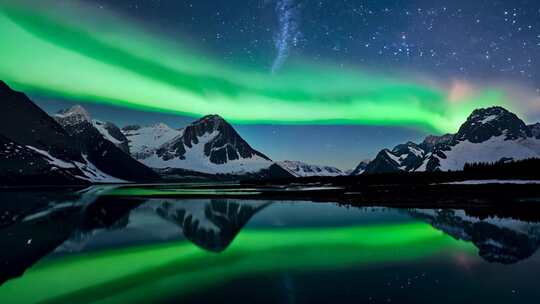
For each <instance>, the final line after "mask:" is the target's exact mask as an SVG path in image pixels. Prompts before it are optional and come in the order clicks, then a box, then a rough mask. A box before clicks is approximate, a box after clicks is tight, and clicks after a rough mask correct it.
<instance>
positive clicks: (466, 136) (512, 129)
mask: <svg viewBox="0 0 540 304" xmlns="http://www.w3.org/2000/svg"><path fill="white" fill-rule="evenodd" d="M528 158H540V123H539V124H535V125H529V126H528V125H526V124H525V123H524V122H523V121H522V120H521V119H520V118H519V117H517V116H516V115H515V114H513V113H511V112H509V111H508V110H506V109H504V108H502V107H491V108H486V109H478V110H475V111H473V113H472V114H471V115H470V116H469V117H468V119H467V121H466V122H465V123H464V124H463V125H462V126H461V127H460V129H459V131H458V132H457V133H456V134H446V135H442V136H428V137H427V138H426V139H425V140H424V141H423V142H421V143H418V144H417V143H413V142H407V143H405V144H400V145H397V146H396V147H394V148H393V149H391V150H390V149H384V150H382V151H380V152H379V153H378V154H377V156H376V157H375V159H373V160H372V161H371V162H369V163H366V162H362V163H361V164H360V165H359V170H355V171H354V172H353V173H352V174H355V175H358V174H372V173H390V172H422V171H460V170H463V167H464V166H465V164H466V163H495V162H499V161H515V160H522V159H528Z"/></svg>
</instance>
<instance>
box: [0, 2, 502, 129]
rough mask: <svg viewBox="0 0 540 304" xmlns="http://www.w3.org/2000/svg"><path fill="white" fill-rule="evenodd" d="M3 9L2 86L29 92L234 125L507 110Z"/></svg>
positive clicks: (120, 28) (453, 122) (345, 72)
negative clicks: (255, 66)
mask: <svg viewBox="0 0 540 304" xmlns="http://www.w3.org/2000/svg"><path fill="white" fill-rule="evenodd" d="M2 3H3V4H2V13H1V15H0V25H1V26H0V31H1V33H0V34H1V35H0V36H1V37H2V38H1V39H2V40H3V41H2V45H3V50H2V55H3V56H2V57H1V59H0V79H4V80H6V81H7V82H8V83H10V84H11V85H14V86H15V87H16V88H18V89H21V90H24V91H27V92H34V93H40V94H43V95H48V96H58V97H63V98H71V99H76V100H86V101H92V102H100V103H109V104H115V105H119V106H123V107H130V108H136V109H143V110H153V111H162V112H170V113H178V114H185V115H186V114H187V115H191V116H200V115H204V114H207V113H220V114H221V115H222V116H224V117H225V118H226V119H229V120H231V121H233V122H236V123H280V124H306V123H310V124H367V125H398V126H400V125H401V126H405V125H406V126H420V127H424V128H427V129H429V130H435V131H437V132H449V131H455V130H456V128H457V127H458V126H459V124H460V123H461V122H462V121H463V120H464V118H465V117H466V116H467V115H468V114H469V113H470V111H471V110H472V109H474V108H476V107H482V106H489V105H493V104H504V103H505V102H504V99H503V98H502V97H503V96H502V93H501V92H498V91H491V90H486V91H483V92H478V93H475V94H473V95H471V96H461V99H460V100H455V101H451V100H450V97H449V94H448V92H447V91H445V90H442V89H440V88H439V89H438V88H435V87H430V86H427V85H422V84H419V83H414V82H409V81H399V80H394V79H389V78H386V77H382V76H377V74H376V73H362V72H359V71H356V70H354V69H352V68H351V69H337V68H334V67H332V66H331V65H323V64H311V63H309V62H308V61H306V60H302V59H301V58H298V59H297V60H296V61H295V63H290V64H288V66H287V68H286V69H285V68H284V69H283V71H282V72H281V73H279V74H277V75H269V74H265V73H262V72H260V71H253V70H249V69H242V68H241V67H231V66H226V65H222V64H220V63H219V61H216V60H213V59H211V58H208V57H207V56H204V55H201V54H198V55H195V54H196V52H194V51H193V50H191V49H190V48H189V45H188V44H185V45H184V44H182V43H181V42H179V43H169V42H167V38H166V37H160V36H158V35H157V34H152V33H150V32H149V31H144V30H143V29H142V26H138V25H136V24H135V23H130V21H129V20H128V19H126V18H123V17H120V16H118V15H113V14H112V13H102V12H98V11H97V10H93V9H89V8H88V7H86V6H84V5H82V4H81V3H77V2H75V4H74V5H70V6H69V7H67V6H60V5H58V6H55V9H54V10H44V9H40V6H41V7H44V6H46V5H47V3H48V1H45V2H44V3H42V4H39V5H36V4H34V5H30V4H28V3H26V2H23V4H19V3H9V1H8V2H6V1H3V2H2ZM50 5H52V4H50ZM81 15H84V16H85V18H83V19H82V20H78V22H75V18H74V16H81ZM22 46H24V47H22ZM51 74H52V75H54V76H53V77H51Z"/></svg>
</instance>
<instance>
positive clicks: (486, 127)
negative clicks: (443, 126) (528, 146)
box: [455, 106, 531, 143]
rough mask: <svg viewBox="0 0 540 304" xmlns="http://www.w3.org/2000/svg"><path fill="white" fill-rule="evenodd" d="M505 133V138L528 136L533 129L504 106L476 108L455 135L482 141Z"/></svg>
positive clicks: (474, 141)
mask: <svg viewBox="0 0 540 304" xmlns="http://www.w3.org/2000/svg"><path fill="white" fill-rule="evenodd" d="M502 135H505V140H513V139H518V138H526V137H529V136H531V131H530V130H529V128H528V127H527V125H525V123H524V122H523V121H522V120H521V119H519V117H517V115H516V114H514V113H512V112H510V111H508V110H506V109H505V108H503V107H499V106H495V107H490V108H483V109H476V110H474V111H473V112H472V114H471V115H470V116H469V117H468V118H467V121H466V122H465V123H464V124H463V125H462V126H461V128H460V129H459V131H458V133H457V134H456V136H455V140H457V141H465V140H468V141H470V142H472V143H481V142H484V141H486V140H489V139H491V138H492V137H498V136H502Z"/></svg>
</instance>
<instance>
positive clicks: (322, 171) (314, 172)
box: [277, 160, 345, 177]
mask: <svg viewBox="0 0 540 304" xmlns="http://www.w3.org/2000/svg"><path fill="white" fill-rule="evenodd" d="M277 164H278V165H279V166H280V167H282V168H283V169H285V170H287V171H288V172H289V173H291V174H292V175H294V176H296V177H309V176H339V175H345V173H343V171H341V170H340V169H338V168H335V167H330V166H317V165H310V164H306V163H303V162H300V161H290V160H286V161H280V162H277Z"/></svg>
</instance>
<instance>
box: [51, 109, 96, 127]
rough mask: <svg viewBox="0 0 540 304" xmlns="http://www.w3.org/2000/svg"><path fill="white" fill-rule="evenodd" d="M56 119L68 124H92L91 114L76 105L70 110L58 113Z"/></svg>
mask: <svg viewBox="0 0 540 304" xmlns="http://www.w3.org/2000/svg"><path fill="white" fill-rule="evenodd" d="M54 117H56V118H58V119H62V120H63V121H64V122H65V123H66V124H78V123H81V122H89V123H91V122H92V118H91V117H90V113H88V111H86V109H85V108H83V107H82V106H81V105H75V106H73V107H71V108H69V109H64V110H60V111H58V113H57V114H55V115H54Z"/></svg>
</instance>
